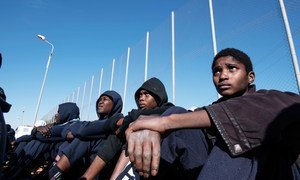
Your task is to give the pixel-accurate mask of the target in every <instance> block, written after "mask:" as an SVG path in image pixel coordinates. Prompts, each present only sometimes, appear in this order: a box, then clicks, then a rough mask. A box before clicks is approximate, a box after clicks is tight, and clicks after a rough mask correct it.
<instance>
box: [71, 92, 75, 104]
mask: <svg viewBox="0 0 300 180" xmlns="http://www.w3.org/2000/svg"><path fill="white" fill-rule="evenodd" d="M74 99H75V91H74V92H73V94H72V102H75V101H74Z"/></svg>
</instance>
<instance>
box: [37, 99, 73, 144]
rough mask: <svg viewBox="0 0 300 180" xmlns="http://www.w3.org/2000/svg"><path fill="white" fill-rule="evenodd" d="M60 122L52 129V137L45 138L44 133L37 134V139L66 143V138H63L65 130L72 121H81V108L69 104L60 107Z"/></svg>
mask: <svg viewBox="0 0 300 180" xmlns="http://www.w3.org/2000/svg"><path fill="white" fill-rule="evenodd" d="M57 112H58V113H59V116H60V121H59V122H58V123H55V124H54V126H52V127H51V129H50V133H51V137H44V136H43V135H42V133H40V132H37V133H36V138H37V139H38V140H40V141H64V140H65V138H63V137H62V136H61V133H62V131H63V129H64V128H65V127H66V126H67V125H68V123H69V122H70V121H73V120H79V108H78V106H77V105H76V104H75V103H72V102H67V103H63V104H60V105H59V106H58V111H57Z"/></svg>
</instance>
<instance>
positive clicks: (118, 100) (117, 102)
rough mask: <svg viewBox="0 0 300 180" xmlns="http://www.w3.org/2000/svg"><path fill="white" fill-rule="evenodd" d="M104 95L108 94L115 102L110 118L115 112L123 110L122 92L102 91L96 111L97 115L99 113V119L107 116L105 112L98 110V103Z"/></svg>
mask: <svg viewBox="0 0 300 180" xmlns="http://www.w3.org/2000/svg"><path fill="white" fill-rule="evenodd" d="M102 96H108V97H109V98H110V99H111V100H112V102H113V107H112V110H111V111H110V112H109V114H108V118H109V117H111V116H113V115H115V114H117V113H121V112H122V107H123V101H122V98H121V96H120V94H119V93H117V92H116V91H105V92H104V93H102V94H101V95H100V97H99V98H98V100H97V102H96V112H97V115H98V118H99V119H104V118H105V116H106V115H105V114H101V113H99V112H98V103H99V101H100V98H101V97H102Z"/></svg>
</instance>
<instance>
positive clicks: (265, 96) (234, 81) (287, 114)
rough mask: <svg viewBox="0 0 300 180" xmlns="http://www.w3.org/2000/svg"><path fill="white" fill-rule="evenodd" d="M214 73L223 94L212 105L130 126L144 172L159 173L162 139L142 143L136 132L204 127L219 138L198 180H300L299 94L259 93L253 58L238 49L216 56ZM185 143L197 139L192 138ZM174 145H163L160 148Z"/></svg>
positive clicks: (134, 158) (133, 156)
mask: <svg viewBox="0 0 300 180" xmlns="http://www.w3.org/2000/svg"><path fill="white" fill-rule="evenodd" d="M212 75H213V82H214V85H215V87H216V89H217V91H218V93H219V94H220V95H222V96H223V97H222V98H220V99H219V100H218V101H216V102H215V103H213V104H212V105H209V106H205V107H204V108H202V109H198V111H195V112H190V113H185V114H180V115H170V116H166V117H156V118H150V119H147V120H142V119H141V120H138V121H135V122H134V123H132V124H131V126H130V127H129V128H128V129H127V131H126V137H127V141H128V153H129V157H130V160H131V162H134V163H135V166H136V167H137V168H138V169H139V170H140V174H142V175H143V176H144V177H148V176H149V175H150V174H151V175H152V176H155V175H157V173H158V172H159V171H161V170H160V169H159V161H160V155H155V156H154V155H153V153H152V152H153V151H154V152H160V143H157V144H156V146H154V148H155V149H154V150H151V149H149V148H148V147H146V146H144V144H145V143H146V142H147V138H143V139H141V138H140V139H139V141H136V140H135V139H134V138H135V137H134V132H135V131H139V130H142V129H149V130H153V131H156V132H159V133H161V134H163V133H164V132H166V131H168V132H170V131H171V132H172V133H173V132H176V131H178V130H176V129H181V128H205V129H207V130H208V131H209V133H210V134H213V135H215V136H216V142H215V144H214V146H213V148H212V150H211V151H210V154H209V156H208V158H207V160H206V162H205V164H204V167H203V168H202V170H201V172H200V174H199V176H198V177H197V179H205V180H206V179H230V180H231V179H236V180H240V179H300V173H299V169H300V168H299V164H298V166H297V158H298V157H299V153H300V144H299V142H300V131H299V128H300V121H299V117H300V97H299V95H296V94H294V93H290V92H280V91H276V90H258V91H256V90H255V86H254V85H252V83H253V82H254V79H255V74H254V71H253V68H252V63H251V60H250V58H249V57H248V55H247V54H245V53H244V52H242V51H240V50H237V49H234V48H227V49H224V50H222V51H220V52H219V53H218V54H217V55H216V56H215V58H214V60H213V63H212ZM148 138H149V137H148ZM152 138H155V139H156V140H157V141H156V142H159V139H157V138H156V137H152ZM185 141H187V142H193V143H197V142H198V140H197V139H193V138H187V139H185ZM170 146H171V145H170V144H169V145H168V146H166V147H164V146H163V145H162V149H161V151H162V152H163V151H164V149H166V148H168V147H170ZM137 147H139V148H138V149H136V148H137ZM137 150H138V151H137ZM141 154H142V155H143V156H141ZM158 154H160V153H158ZM161 154H162V153H161ZM162 155H163V154H162ZM199 156H200V154H199ZM147 159H150V160H147ZM298 161H299V158H298Z"/></svg>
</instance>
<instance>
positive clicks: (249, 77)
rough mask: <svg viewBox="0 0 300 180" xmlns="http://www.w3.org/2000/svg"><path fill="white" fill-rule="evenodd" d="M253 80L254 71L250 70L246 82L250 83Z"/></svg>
mask: <svg viewBox="0 0 300 180" xmlns="http://www.w3.org/2000/svg"><path fill="white" fill-rule="evenodd" d="M254 80H255V73H254V72H253V71H250V72H249V73H248V83H249V84H252V83H253V82H254Z"/></svg>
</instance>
